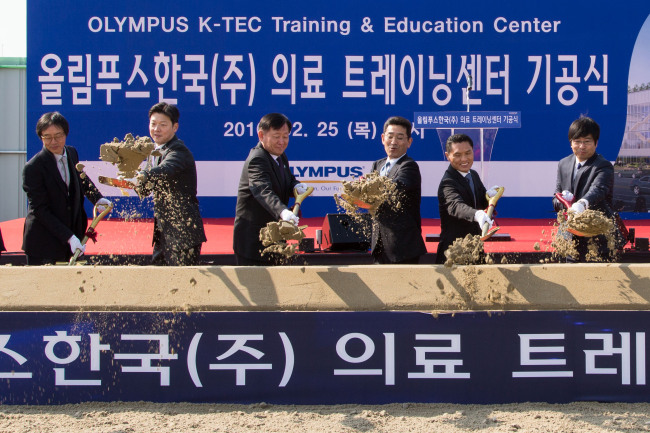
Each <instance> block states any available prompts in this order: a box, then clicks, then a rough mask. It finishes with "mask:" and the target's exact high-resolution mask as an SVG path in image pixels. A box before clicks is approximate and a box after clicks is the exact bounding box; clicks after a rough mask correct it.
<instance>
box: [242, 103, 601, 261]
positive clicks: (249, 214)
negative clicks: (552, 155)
mask: <svg viewBox="0 0 650 433" xmlns="http://www.w3.org/2000/svg"><path fill="white" fill-rule="evenodd" d="M411 128H412V126H411V122H410V121H408V120H407V119H405V118H403V117H399V116H394V117H391V118H389V119H388V120H387V121H386V122H385V124H384V129H383V133H382V135H381V139H382V143H383V145H384V150H385V151H386V157H385V158H382V159H379V160H377V161H375V162H374V163H373V165H372V171H375V172H378V173H379V174H380V175H381V176H386V177H387V178H389V179H390V180H391V181H393V182H394V183H395V186H396V189H397V191H398V200H399V202H400V203H399V204H400V205H399V206H395V203H394V202H392V201H390V200H389V201H386V202H384V203H383V204H382V205H380V206H379V208H378V209H377V210H376V213H375V217H374V219H373V230H372V242H371V251H372V255H373V257H374V261H375V263H378V264H385V263H392V264H396V263H408V264H416V263H418V262H419V261H420V257H421V256H422V255H423V254H425V253H426V251H427V250H426V247H425V244H424V241H423V239H422V226H421V217H420V203H421V183H422V180H421V175H420V169H419V166H418V164H417V162H415V161H414V160H413V159H412V158H411V157H410V156H408V155H407V150H408V149H409V148H410V147H411V144H412V142H413V139H412V137H411ZM290 132H291V122H290V121H289V119H288V118H287V117H286V116H284V115H282V114H279V113H271V114H268V115H266V116H264V117H263V118H262V120H261V121H260V124H259V126H258V136H259V139H260V141H259V143H258V145H257V146H256V147H255V148H253V149H252V150H251V151H250V154H249V156H248V158H247V159H246V162H245V164H244V168H243V170H242V174H241V178H240V182H239V190H238V194H237V211H236V217H235V230H234V237H233V249H234V251H235V254H236V256H237V263H238V264H241V265H272V264H277V263H278V262H279V260H278V259H279V258H278V257H277V256H274V255H272V254H271V255H262V254H261V251H262V249H263V247H262V244H261V241H260V240H259V236H258V233H259V231H260V229H261V228H262V227H264V226H265V225H266V224H267V223H268V222H271V221H278V220H279V219H282V220H285V221H292V222H294V223H296V224H297V223H298V216H297V215H294V214H293V213H292V212H291V210H290V209H289V199H290V198H291V197H292V192H293V188H294V187H296V188H300V189H301V191H299V194H300V193H302V192H304V189H305V185H303V184H301V183H300V182H299V181H298V180H296V178H295V177H294V176H293V174H292V173H291V170H290V169H289V162H288V159H287V156H286V154H285V150H286V148H287V146H288V143H289V135H290ZM598 138H599V129H598V124H597V123H596V122H594V121H593V120H592V119H590V118H587V117H581V118H580V119H578V120H576V121H575V122H573V124H572V125H571V127H570V129H569V141H570V143H571V148H572V150H573V155H570V156H568V157H567V158H564V159H563V160H562V161H560V164H559V167H558V181H557V185H558V186H557V189H558V192H563V194H565V198H569V196H571V197H570V198H571V199H573V198H575V200H576V202H575V203H574V205H573V206H572V207H571V212H576V213H580V212H583V211H584V210H585V209H587V208H590V209H597V210H602V211H604V212H605V213H606V214H607V215H611V214H612V211H611V200H612V191H613V166H612V164H611V163H609V162H608V161H606V160H605V159H604V158H603V157H602V156H601V155H598V154H596V153H595V149H596V146H597V144H598ZM445 157H446V158H447V160H448V161H449V167H448V168H447V170H446V171H445V173H444V175H443V177H442V180H441V181H440V185H439V188H438V203H439V210H440V225H441V233H440V243H439V244H438V250H437V252H436V263H439V264H442V263H444V262H445V261H446V256H445V251H447V249H448V248H449V247H450V246H451V244H452V243H453V242H454V241H455V240H456V239H459V238H463V237H465V236H466V235H468V234H471V235H480V234H481V232H482V227H484V226H485V225H486V224H487V226H488V227H492V225H493V224H494V221H493V220H492V219H491V218H490V217H489V216H488V214H487V212H486V211H485V209H486V208H487V206H488V200H489V198H491V197H493V196H494V195H495V194H496V193H497V188H498V186H493V187H492V188H490V189H486V188H485V186H484V185H483V182H482V181H481V179H480V177H479V175H478V173H477V172H476V171H475V170H472V165H473V163H474V143H473V141H472V139H471V137H469V136H468V135H466V134H454V135H452V136H450V137H449V138H448V140H447V142H446V146H445ZM577 162H581V164H582V165H581V167H580V168H579V169H578V170H577V173H578V176H577V177H576V178H575V180H571V179H573V173H574V172H575V170H574V168H573V167H574V166H576V164H577ZM569 180H571V181H570V182H569ZM554 204H555V205H556V210H557V202H556V201H555V202H554ZM603 240H604V237H598V238H596V241H597V242H599V244H600V245H601V248H602V249H604V251H603V253H602V257H603V258H605V257H607V254H608V252H607V251H605V250H606V242H604V241H603ZM577 244H578V251H580V252H581V255H580V257H577V258H575V259H577V260H584V259H585V256H584V251H585V250H586V240H584V239H578V240H577Z"/></svg>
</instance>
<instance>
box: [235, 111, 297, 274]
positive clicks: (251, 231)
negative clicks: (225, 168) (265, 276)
mask: <svg viewBox="0 0 650 433" xmlns="http://www.w3.org/2000/svg"><path fill="white" fill-rule="evenodd" d="M290 133H291V121H290V120H289V119H288V118H287V117H286V116H285V115H284V114H280V113H270V114H267V115H265V116H264V117H262V119H261V120H260V122H259V124H258V125H257V135H258V138H259V140H260V141H259V143H258V144H257V146H255V147H254V148H253V149H251V151H250V153H249V154H248V158H246V162H244V167H243V169H242V173H241V178H240V180H239V188H238V190H237V208H236V211H235V227H234V233H233V250H234V251H235V257H236V259H237V264H238V265H240V266H268V265H276V264H280V263H281V257H280V256H279V255H277V254H265V255H262V250H263V249H264V246H263V245H262V242H261V241H260V239H259V234H260V229H262V228H263V227H266V224H267V223H269V222H271V221H279V220H284V221H290V222H292V223H294V224H296V225H298V222H299V218H298V216H297V215H295V214H294V213H293V212H292V211H291V210H290V209H289V208H288V206H289V200H290V199H291V197H292V196H293V190H294V187H295V188H296V191H297V192H298V194H303V193H304V192H305V191H306V190H307V186H306V185H305V184H302V183H299V182H298V181H297V180H296V178H295V177H294V175H293V174H292V173H291V170H290V169H289V160H288V159H287V155H286V154H285V153H284V151H285V150H286V148H287V146H288V145H289V135H290Z"/></svg>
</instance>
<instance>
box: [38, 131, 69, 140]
mask: <svg viewBox="0 0 650 433" xmlns="http://www.w3.org/2000/svg"><path fill="white" fill-rule="evenodd" d="M63 137H65V134H64V133H63V132H57V133H56V134H54V135H41V140H43V141H44V142H47V143H49V142H51V141H52V140H56V141H59V140H61V139H63Z"/></svg>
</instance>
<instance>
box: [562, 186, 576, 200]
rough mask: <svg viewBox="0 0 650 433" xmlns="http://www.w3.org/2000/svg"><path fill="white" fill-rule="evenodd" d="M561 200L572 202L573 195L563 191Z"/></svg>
mask: <svg viewBox="0 0 650 433" xmlns="http://www.w3.org/2000/svg"><path fill="white" fill-rule="evenodd" d="M562 198H563V199H565V200H566V201H568V202H570V201H573V193H572V192H571V191H569V190H566V189H565V190H564V191H562Z"/></svg>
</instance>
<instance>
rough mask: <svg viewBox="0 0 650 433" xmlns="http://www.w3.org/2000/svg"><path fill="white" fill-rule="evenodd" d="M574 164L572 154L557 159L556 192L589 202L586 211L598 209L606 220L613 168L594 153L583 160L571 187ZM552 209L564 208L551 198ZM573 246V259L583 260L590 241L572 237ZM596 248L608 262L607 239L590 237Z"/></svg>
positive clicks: (608, 214)
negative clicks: (574, 248)
mask: <svg viewBox="0 0 650 433" xmlns="http://www.w3.org/2000/svg"><path fill="white" fill-rule="evenodd" d="M575 165H576V157H575V155H573V154H571V155H569V156H567V157H565V158H563V159H561V160H560V162H559V163H558V166H557V179H556V182H555V192H560V193H561V192H562V191H564V190H567V191H571V192H572V193H573V196H574V202H575V201H578V200H580V199H581V198H584V199H585V200H587V201H588V202H589V209H593V210H599V211H601V212H603V213H604V214H605V215H607V216H608V217H612V216H613V215H614V211H613V210H612V196H613V192H614V166H613V165H612V163H611V162H609V161H607V160H606V159H605V158H604V157H603V156H602V155H600V154H598V153H594V154H593V155H592V157H591V158H589V159H588V160H587V161H585V163H584V165H583V166H582V167H580V170H578V173H577V174H576V179H575V182H573V184H572V177H573V171H574V168H575ZM553 207H554V208H555V210H556V211H559V210H562V209H564V205H562V203H560V201H559V200H557V199H556V198H555V197H553ZM573 239H574V241H575V247H576V250H577V252H578V257H573V258H572V259H574V260H578V261H585V260H586V256H587V253H588V248H589V247H588V243H589V238H584V237H580V236H574V238H573ZM590 239H591V240H592V242H594V243H595V244H596V245H597V248H598V254H599V256H600V258H601V259H603V260H606V261H608V260H610V259H611V258H612V257H611V255H610V250H609V247H608V244H607V239H606V237H605V236H604V235H600V236H594V237H592V238H590Z"/></svg>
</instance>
